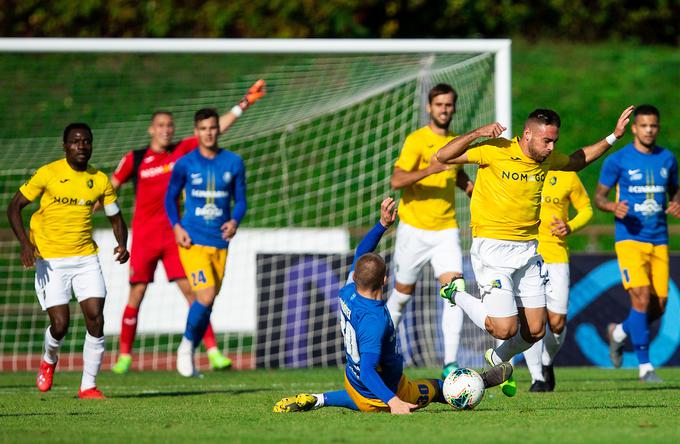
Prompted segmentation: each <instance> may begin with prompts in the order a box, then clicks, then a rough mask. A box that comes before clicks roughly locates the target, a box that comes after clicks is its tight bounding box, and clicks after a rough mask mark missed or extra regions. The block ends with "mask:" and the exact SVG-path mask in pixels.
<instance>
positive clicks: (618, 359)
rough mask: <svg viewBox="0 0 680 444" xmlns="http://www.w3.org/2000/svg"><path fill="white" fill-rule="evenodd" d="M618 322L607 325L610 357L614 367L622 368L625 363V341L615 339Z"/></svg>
mask: <svg viewBox="0 0 680 444" xmlns="http://www.w3.org/2000/svg"><path fill="white" fill-rule="evenodd" d="M615 328H616V324H614V323H612V324H609V325H608V326H607V336H608V337H609V359H611V361H612V364H613V365H614V368H620V367H621V364H623V342H619V341H616V340H615V339H614V329H615Z"/></svg>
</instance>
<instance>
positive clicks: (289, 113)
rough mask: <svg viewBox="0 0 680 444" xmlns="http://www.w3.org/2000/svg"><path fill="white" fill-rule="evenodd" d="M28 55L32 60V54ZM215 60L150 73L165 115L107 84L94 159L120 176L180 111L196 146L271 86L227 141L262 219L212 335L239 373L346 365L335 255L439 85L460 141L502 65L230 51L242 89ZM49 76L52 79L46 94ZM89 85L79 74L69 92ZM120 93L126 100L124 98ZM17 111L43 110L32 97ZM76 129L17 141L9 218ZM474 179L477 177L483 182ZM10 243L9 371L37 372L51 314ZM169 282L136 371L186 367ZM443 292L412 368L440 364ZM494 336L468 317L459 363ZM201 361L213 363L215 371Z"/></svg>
mask: <svg viewBox="0 0 680 444" xmlns="http://www.w3.org/2000/svg"><path fill="white" fill-rule="evenodd" d="M13 57H18V58H19V59H20V58H21V55H14V56H13ZM25 57H26V60H25V62H26V63H29V62H30V60H31V57H35V56H28V55H26V56H25ZM45 57H46V56H45ZM116 57H120V55H116V54H109V55H97V59H96V60H97V66H99V67H100V68H99V69H98V70H97V73H98V74H96V75H100V76H102V79H104V78H106V76H104V75H102V74H101V73H102V71H106V66H107V65H106V63H110V64H111V65H112V66H115V63H114V61H115V59H116ZM172 57H178V56H172V55H164V56H160V55H149V56H144V57H142V56H139V58H140V60H142V61H143V60H147V59H149V60H153V61H154V63H164V61H163V60H164V59H166V58H168V59H170V58H172ZM183 57H187V56H183ZM204 58H205V56H204ZM209 60H210V59H209V58H208V59H205V60H203V58H200V57H197V58H196V60H195V61H194V63H193V64H186V63H185V64H184V65H186V66H184V68H183V69H184V70H185V72H184V73H180V74H178V73H177V71H178V70H181V69H182V63H177V62H175V63H174V64H173V65H172V66H173V68H172V69H173V70H175V71H174V73H175V74H174V75H175V77H174V78H183V77H182V76H184V78H186V79H187V80H186V83H182V84H178V85H175V87H173V88H171V89H167V90H162V88H163V87H166V86H164V85H165V83H163V81H162V80H163V75H164V73H163V70H162V69H161V70H159V69H155V70H151V69H150V70H149V72H148V73H147V76H148V78H146V79H144V82H145V84H148V85H156V86H154V87H155V88H160V89H161V91H156V92H155V93H154V94H152V97H153V98H154V100H155V102H154V104H153V105H152V106H149V105H146V106H145V104H146V102H145V98H144V97H141V96H138V95H139V94H141V90H136V89H134V88H132V87H130V88H127V87H126V85H125V84H120V83H116V81H112V83H111V84H106V83H105V82H104V83H102V84H101V85H100V86H99V88H102V90H106V91H107V93H106V94H102V95H101V96H100V95H98V92H99V91H100V90H99V89H97V88H98V86H97V85H98V83H97V82H96V81H89V83H88V84H90V85H93V86H92V88H93V89H92V91H90V95H91V97H90V100H91V103H90V104H89V106H90V107H92V108H97V107H98V106H102V107H106V108H107V109H112V110H114V111H112V113H113V114H111V113H109V114H106V113H104V114H102V115H97V116H95V117H93V119H92V120H91V121H88V123H90V124H91V126H92V127H93V130H94V137H95V141H94V156H93V160H92V163H93V164H95V165H96V166H97V167H99V168H100V169H102V170H103V171H105V172H107V173H111V171H112V170H113V169H114V168H115V166H116V164H117V163H118V161H119V160H120V158H121V157H122V156H123V155H124V154H125V153H126V152H127V151H129V150H131V149H135V148H138V147H140V146H143V145H144V144H145V143H147V141H148V135H147V134H146V128H147V126H148V119H149V115H150V113H151V112H152V111H153V110H155V109H164V110H169V111H172V112H173V113H174V115H175V122H176V125H177V134H178V135H180V136H181V135H183V134H184V135H189V134H190V133H191V127H192V117H193V113H194V112H195V111H196V110H197V109H198V108H201V107H206V106H213V107H217V108H218V110H219V111H220V112H225V111H226V110H227V109H228V108H229V107H230V106H231V105H233V104H235V103H236V102H237V101H238V100H239V98H240V97H241V96H242V94H243V93H244V91H245V90H246V89H247V88H248V86H250V84H251V83H252V82H253V81H254V80H255V79H257V78H265V79H266V81H267V85H268V91H269V92H268V95H267V96H266V97H265V99H263V100H262V102H260V103H258V104H256V105H255V106H254V107H253V108H252V109H251V110H249V111H248V112H246V113H245V114H244V115H243V117H241V119H239V121H238V122H237V124H236V125H235V126H234V127H232V129H231V130H230V131H229V132H228V133H227V134H225V135H223V136H222V138H221V141H220V144H221V146H223V147H226V148H229V149H231V150H233V151H235V152H237V153H239V154H240V155H241V156H242V157H243V158H244V160H245V163H246V170H247V179H248V207H249V209H248V214H247V216H246V219H245V220H244V224H243V232H242V233H241V232H240V233H239V235H240V236H241V237H242V240H241V244H239V247H238V248H237V245H236V244H234V247H233V248H232V249H230V258H229V261H230V263H229V265H228V267H227V278H226V281H225V285H224V286H223V291H222V293H221V295H220V297H219V298H218V302H217V303H216V306H215V310H214V311H213V318H212V320H213V324H214V326H215V330H216V332H217V336H218V339H219V342H220V346H221V347H222V348H223V349H224V351H225V352H226V353H227V354H229V355H230V356H231V357H232V358H236V360H237V365H238V366H242V367H250V366H253V365H258V366H264V367H280V366H292V367H299V366H308V365H337V364H338V363H339V362H340V359H341V358H340V357H341V351H340V350H341V342H340V337H339V328H338V326H337V318H336V312H335V309H336V306H335V302H334V300H333V297H334V295H335V294H337V290H338V288H339V286H340V285H342V283H344V280H345V276H346V267H347V265H348V263H347V261H348V260H349V259H347V258H346V257H345V255H340V256H338V253H340V252H346V251H348V250H349V248H350V246H353V245H354V244H355V243H356V242H357V241H358V239H359V238H360V236H361V234H362V233H363V232H365V230H366V229H368V228H369V227H370V226H372V225H373V223H374V222H375V220H376V217H377V209H378V208H379V203H380V201H381V200H382V199H383V198H384V197H385V196H386V195H388V194H389V193H390V187H389V177H390V175H391V172H392V167H393V163H394V161H395V160H396V158H397V156H398V154H399V151H400V149H401V146H402V143H403V141H404V139H405V137H406V136H407V135H408V134H409V133H410V132H412V131H414V130H415V129H417V128H418V127H419V126H421V125H422V124H424V123H425V122H426V120H425V119H426V117H427V116H426V115H425V111H424V103H425V100H426V99H425V94H426V92H427V90H428V89H429V88H430V87H431V86H432V85H433V84H435V83H439V82H446V83H449V84H451V85H452V86H453V87H454V88H455V89H456V90H457V91H458V93H459V99H458V102H457V113H456V115H455V116H454V119H453V122H452V129H453V130H454V131H456V132H459V133H461V132H465V131H468V130H470V129H472V128H474V127H477V126H480V125H481V124H484V123H488V122H490V121H492V120H493V119H494V118H495V114H496V112H495V109H494V57H493V54H491V53H485V54H474V53H459V54H389V55H384V54H383V55H380V54H376V55H281V56H276V57H273V56H271V55H269V56H265V55H262V56H256V55H229V56H226V55H225V56H223V57H220V60H221V61H220V63H224V64H226V65H229V64H230V63H235V64H240V65H239V66H241V67H242V72H241V73H240V74H235V75H234V79H235V80H234V81H233V82H230V83H218V82H210V81H205V82H203V81H202V80H201V79H200V78H197V77H196V76H195V74H194V73H195V72H197V71H199V72H200V63H210V61H209ZM197 65H198V66H197ZM102 66H103V67H104V68H102ZM112 69H113V68H112ZM158 71H160V72H158ZM50 74H51V73H49V72H46V73H44V76H46V77H45V79H44V82H45V83H46V84H47V83H49V76H50ZM36 75H37V74H36ZM93 75H95V74H93ZM102 82H103V80H102ZM78 85H79V84H78V79H77V78H75V79H73V80H72V84H71V85H70V86H71V87H72V88H78ZM158 85H163V86H158ZM110 88H118V89H117V90H116V91H115V92H114V93H111V91H109V89H110ZM163 93H165V94H163ZM137 97H140V99H139V100H136V98H137ZM159 97H160V98H159ZM14 100H16V101H22V100H23V101H32V100H33V101H35V100H38V99H37V98H36V97H35V94H26V95H25V96H24V97H22V96H21V95H19V96H17V97H15V98H14ZM104 101H106V103H104ZM111 101H118V102H119V103H111ZM137 102H138V103H137ZM140 105H141V106H145V108H144V109H140ZM46 106H49V103H48V105H46ZM116 110H118V111H116ZM118 112H119V113H120V114H117V113H118ZM73 120H81V119H73ZM65 123H68V122H64V124H65ZM9 124H11V122H10V123H9ZM48 126H49V125H48ZM63 126H64V125H62V122H54V123H53V128H54V129H53V130H51V133H53V134H54V136H50V137H35V138H30V137H17V134H10V133H8V132H5V133H4V135H3V139H2V143H3V147H4V150H3V154H2V171H0V202H1V203H2V206H3V207H6V205H7V203H8V202H9V200H10V199H11V197H12V196H13V194H14V193H15V192H16V190H17V189H18V187H19V186H20V185H21V183H23V181H25V180H26V179H27V178H28V177H29V176H30V174H31V172H32V171H33V170H34V169H35V168H37V167H38V166H40V165H42V164H44V163H47V162H48V161H51V160H54V159H57V158H60V157H61V156H62V155H63V154H62V150H61V142H60V138H61V129H62V128H63ZM24 134H25V133H24ZM468 173H469V174H470V176H472V177H474V171H473V170H470V171H468ZM121 202H122V206H123V212H124V214H125V215H126V218H127V219H129V217H130V215H131V213H132V205H133V202H134V200H133V197H132V194H131V187H130V186H126V187H124V189H123V192H122V194H121ZM35 208H36V206H35V204H32V205H31V206H29V207H27V208H26V209H25V210H24V213H23V214H24V219H25V220H26V221H27V220H28V217H29V214H30V213H31V212H32V211H34V210H35ZM457 214H458V217H459V225H460V226H461V227H462V228H463V229H462V235H463V236H462V239H463V249H464V251H467V249H468V248H469V243H470V239H469V231H468V230H467V226H468V224H469V212H468V199H467V197H465V196H464V195H462V194H461V195H459V196H458V205H457ZM95 220H96V226H97V227H99V228H100V229H102V230H107V229H108V225H107V223H106V220H105V218H104V217H103V215H101V214H97V215H96V216H95ZM272 229H273V230H272ZM306 229H309V231H305V230H306ZM296 230H297V231H296ZM108 231H110V230H108ZM0 233H2V235H1V236H0V274H1V275H2V277H3V279H2V280H3V282H5V283H6V285H3V286H2V288H0V323H1V326H0V352H1V353H2V359H0V370H17V369H24V368H35V367H36V365H37V364H36V363H37V359H39V356H40V352H41V347H42V337H43V333H44V329H45V328H46V326H47V323H48V320H47V316H46V314H45V313H43V312H41V311H40V308H39V306H38V304H37V302H36V301H35V291H34V288H33V271H32V270H24V269H23V268H22V267H21V265H20V261H19V254H18V245H17V243H16V242H15V241H14V240H13V237H12V235H11V232H10V230H9V229H8V227H7V225H6V222H5V223H4V224H3V225H2V229H1V231H0ZM106 233H107V231H102V232H101V233H99V232H98V236H100V237H101V240H100V246H101V247H102V248H101V252H100V256H102V261H103V266H104V270H105V278H106V281H107V286H108V290H109V297H108V299H107V304H106V313H105V315H106V333H107V336H108V338H107V350H108V351H109V353H107V355H106V358H105V359H106V363H105V367H106V366H107V365H110V364H111V363H112V362H113V360H114V358H115V354H116V351H117V347H118V345H117V344H118V338H117V337H116V336H117V334H118V332H119V331H120V318H121V314H122V311H123V308H124V305H125V302H126V300H127V291H128V286H127V274H126V273H127V269H126V267H115V266H113V265H112V264H109V263H110V262H111V261H110V258H108V259H107V257H108V252H109V250H107V249H106V248H108V247H106V248H105V245H106V242H107V240H106V239H107V238H106V235H107V234H106ZM109 238H110V235H109ZM392 245H393V234H390V235H388V236H387V237H386V239H385V240H383V242H382V243H381V245H380V251H381V252H382V253H387V252H388V251H391V248H392ZM309 254H313V256H310V255H309ZM105 256H106V257H105ZM230 267H232V268H233V267H235V268H234V270H230ZM239 267H242V268H239ZM310 267H311V268H310ZM319 267H320V268H319ZM159 268H161V267H159ZM468 268H469V267H468ZM158 273H159V274H157V276H156V282H155V283H154V284H152V285H151V286H150V287H149V291H148V294H147V297H146V299H145V302H144V304H143V305H142V308H141V311H140V324H139V330H138V337H137V342H136V343H135V346H134V360H135V364H134V366H135V367H134V368H139V369H162V368H171V367H173V365H174V356H173V353H174V351H175V349H176V346H177V345H178V340H179V337H180V334H181V332H182V331H183V327H184V322H185V316H186V311H187V307H186V303H185V302H184V300H183V299H182V297H181V296H180V294H179V292H178V291H177V290H176V289H175V288H174V287H173V286H171V285H168V284H167V283H166V282H165V279H164V275H163V273H162V271H159V272H158ZM468 275H471V272H470V273H468ZM470 287H474V285H470ZM436 294H437V289H436V288H435V279H434V278H433V276H432V272H431V270H430V269H429V268H427V269H426V270H425V272H424V276H423V278H422V279H421V281H420V282H419V285H418V290H417V294H416V297H415V298H414V302H413V303H412V304H410V308H409V309H408V310H407V314H406V315H405V319H404V324H403V325H404V327H405V328H404V329H402V330H403V332H402V346H403V348H404V351H405V354H406V356H407V360H408V363H409V364H415V365H439V364H441V359H442V356H441V354H442V350H441V348H442V347H441V332H440V320H439V319H440V315H439V313H440V312H441V302H440V301H438V298H436V297H435V295H436ZM221 300H222V301H221ZM71 312H72V319H71V329H70V331H69V334H68V335H67V338H66V342H65V344H64V346H63V347H62V351H61V358H60V368H64V369H66V368H78V367H79V365H80V364H79V362H80V361H79V359H80V352H81V350H82V341H83V338H84V322H83V320H82V316H81V315H80V310H79V309H78V307H77V306H76V305H75V303H73V305H72V307H71ZM486 338H487V336H486V334H485V333H482V332H481V331H479V330H477V329H476V327H474V326H472V325H471V324H470V323H469V321H468V320H467V319H466V324H465V328H464V333H463V340H462V343H461V352H460V354H459V355H460V361H461V364H464V365H465V364H467V365H476V364H477V363H478V360H479V356H480V355H481V353H482V351H483V348H484V346H485V344H488V342H485V341H487V339H486ZM200 362H201V365H205V360H203V361H200Z"/></svg>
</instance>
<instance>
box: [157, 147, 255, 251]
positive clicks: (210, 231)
mask: <svg viewBox="0 0 680 444" xmlns="http://www.w3.org/2000/svg"><path fill="white" fill-rule="evenodd" d="M182 190H184V191H185V197H184V215H183V217H182V221H181V225H182V227H183V228H184V229H185V230H186V231H187V233H189V236H190V237H191V241H192V243H193V244H196V245H206V246H211V247H217V248H227V247H228V245H229V243H228V242H227V241H225V240H224V239H222V231H221V229H220V227H221V226H222V224H224V223H225V222H228V221H229V220H231V219H235V220H236V221H237V222H239V223H240V222H241V220H242V219H243V217H244V216H245V214H246V170H245V166H244V164H243V160H242V159H241V157H240V156H238V155H237V154H235V153H232V152H231V151H228V150H219V151H218V153H217V155H216V156H215V157H214V158H213V159H208V158H206V157H204V156H203V155H201V153H200V150H198V149H197V150H194V151H192V152H190V153H189V154H186V155H185V156H184V157H182V158H180V159H179V160H178V161H177V163H176V164H175V167H174V168H173V170H172V176H171V178H170V184H169V185H168V191H167V193H166V195H165V209H166V211H167V213H168V218H169V219H170V223H171V224H172V225H173V226H174V225H175V224H176V223H177V222H178V221H179V210H178V206H177V202H178V198H179V195H180V193H181V192H182ZM232 199H233V201H234V208H233V210H232V208H231V201H232Z"/></svg>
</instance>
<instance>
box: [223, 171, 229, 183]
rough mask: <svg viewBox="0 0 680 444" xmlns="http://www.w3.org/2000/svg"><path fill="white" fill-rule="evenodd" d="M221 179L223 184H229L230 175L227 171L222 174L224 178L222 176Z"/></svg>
mask: <svg viewBox="0 0 680 444" xmlns="http://www.w3.org/2000/svg"><path fill="white" fill-rule="evenodd" d="M222 179H224V183H227V184H228V183H230V182H231V173H230V172H229V171H227V172H226V173H224V176H222Z"/></svg>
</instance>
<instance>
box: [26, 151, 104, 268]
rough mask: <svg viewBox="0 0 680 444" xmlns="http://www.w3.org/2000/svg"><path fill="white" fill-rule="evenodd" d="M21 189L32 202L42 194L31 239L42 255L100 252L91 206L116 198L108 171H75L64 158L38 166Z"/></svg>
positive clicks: (74, 254) (92, 169)
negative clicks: (94, 237) (94, 231)
mask: <svg viewBox="0 0 680 444" xmlns="http://www.w3.org/2000/svg"><path fill="white" fill-rule="evenodd" d="M19 191H20V192H21V194H23V195H24V196H25V197H26V199H28V200H29V201H31V202H32V201H34V200H35V199H37V198H38V196H40V195H42V198H41V199H40V208H38V211H36V212H35V213H33V216H32V217H31V240H32V241H33V242H34V243H35V245H36V247H38V251H39V252H40V256H41V257H43V258H45V259H49V258H59V257H70V256H87V255H90V254H96V253H97V244H96V243H95V242H94V240H93V239H92V206H93V205H94V203H95V202H97V201H101V203H102V204H103V205H109V204H111V203H113V202H115V201H116V193H115V192H114V190H113V187H112V186H111V182H109V178H108V177H107V176H106V174H104V173H102V172H101V171H99V170H97V169H96V168H93V167H91V166H89V165H88V169H87V171H76V170H74V169H73V168H71V167H70V166H69V164H68V162H66V159H61V160H56V161H54V162H51V163H48V164H47V165H43V166H42V167H40V168H38V170H37V171H36V172H35V174H34V175H33V177H31V178H30V179H29V180H28V182H26V183H25V184H24V185H22V186H21V188H19Z"/></svg>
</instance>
